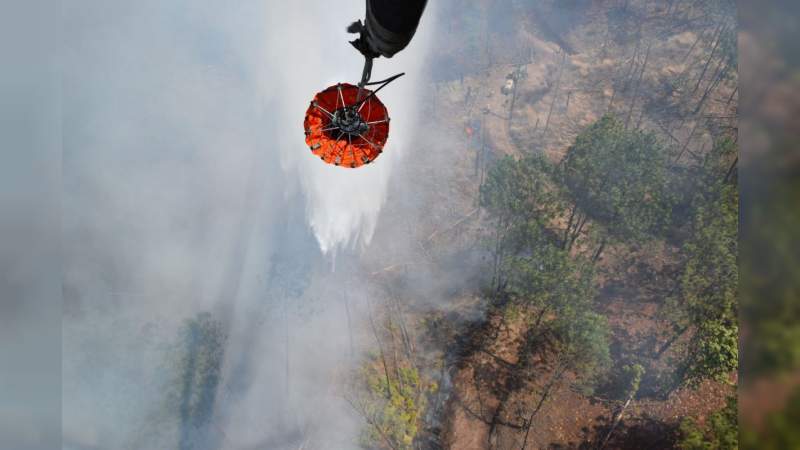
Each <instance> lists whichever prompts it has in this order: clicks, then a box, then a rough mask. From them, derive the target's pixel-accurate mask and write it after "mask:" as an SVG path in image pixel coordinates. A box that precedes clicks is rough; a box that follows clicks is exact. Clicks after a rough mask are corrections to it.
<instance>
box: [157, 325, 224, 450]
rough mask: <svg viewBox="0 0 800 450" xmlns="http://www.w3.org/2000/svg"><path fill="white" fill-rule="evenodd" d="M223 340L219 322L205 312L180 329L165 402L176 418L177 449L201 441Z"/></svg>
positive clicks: (210, 409) (211, 408) (218, 373)
mask: <svg viewBox="0 0 800 450" xmlns="http://www.w3.org/2000/svg"><path fill="white" fill-rule="evenodd" d="M226 342H227V334H226V333H225V331H224V329H223V327H222V323H221V322H219V321H218V320H216V319H214V318H213V316H212V315H211V314H210V313H207V312H203V313H200V314H198V315H197V316H195V317H194V318H191V319H187V320H186V321H185V322H184V324H183V326H182V327H181V329H180V332H179V338H178V343H177V345H176V346H175V348H174V357H173V358H174V359H173V361H174V362H175V365H174V366H173V367H172V368H171V369H172V371H173V373H172V378H173V383H172V385H171V386H170V388H169V390H168V393H167V404H168V409H169V410H170V411H171V412H172V413H173V414H176V415H177V417H178V420H179V424H180V425H179V430H180V435H179V445H178V447H179V448H181V449H185V448H193V447H194V445H195V443H196V442H201V441H202V440H203V434H204V432H205V429H206V428H205V427H206V426H207V425H208V424H209V422H210V420H211V418H212V415H213V412H214V400H215V398H216V394H217V386H218V385H219V382H220V376H221V371H222V362H223V358H224V351H225V343H226Z"/></svg>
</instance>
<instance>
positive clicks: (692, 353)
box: [659, 182, 739, 384]
mask: <svg viewBox="0 0 800 450" xmlns="http://www.w3.org/2000/svg"><path fill="white" fill-rule="evenodd" d="M696 204H697V206H696V207H695V215H694V219H693V223H692V229H691V236H690V237H689V239H688V241H687V242H686V243H685V244H684V246H683V254H684V258H685V261H686V262H685V264H684V266H683V270H682V272H681V275H680V277H679V279H678V286H677V292H676V294H675V295H674V296H673V297H672V298H670V299H669V300H668V304H667V305H668V313H669V314H668V315H669V317H670V318H671V320H672V322H673V328H674V335H673V337H672V338H671V339H670V340H669V341H668V342H667V343H666V344H665V345H664V346H663V347H662V349H661V350H660V351H659V354H661V353H663V352H664V351H665V350H666V348H668V347H669V346H670V345H671V344H672V343H673V342H675V341H677V339H678V338H679V337H680V336H682V335H683V334H685V333H687V332H688V333H690V337H689V340H688V342H687V343H686V347H687V348H686V351H685V352H681V353H682V354H683V356H682V357H681V359H680V361H679V363H678V366H677V369H678V371H677V372H678V377H677V382H679V383H682V382H687V383H689V384H696V383H698V382H699V381H701V380H703V379H709V378H710V379H716V380H720V381H725V380H726V379H727V377H728V376H729V375H730V373H731V372H733V371H734V370H736V369H737V368H738V365H739V353H738V338H739V329H738V281H739V268H738V261H737V257H738V217H739V215H738V209H739V208H738V191H737V190H736V187H735V186H732V185H730V184H726V183H722V182H716V183H714V184H713V185H712V187H710V188H709V189H708V190H707V191H706V192H704V193H701V194H700V195H698V197H697V199H696Z"/></svg>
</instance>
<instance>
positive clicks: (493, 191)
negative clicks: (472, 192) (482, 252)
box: [481, 156, 560, 291]
mask: <svg viewBox="0 0 800 450" xmlns="http://www.w3.org/2000/svg"><path fill="white" fill-rule="evenodd" d="M551 173H552V168H551V167H550V165H549V163H548V162H547V161H545V160H544V159H543V158H542V157H539V156H531V157H526V158H523V159H519V160H518V159H514V158H512V157H509V156H507V157H505V158H503V159H501V160H499V161H498V162H497V163H496V164H495V165H494V166H493V167H492V168H491V169H490V170H489V173H488V174H487V178H486V181H485V183H484V184H483V185H482V186H481V206H482V207H483V208H485V209H486V211H487V212H488V213H489V214H490V215H491V216H492V217H493V218H494V219H495V227H494V237H493V239H492V242H491V246H492V253H493V256H494V262H493V272H492V273H493V280H492V288H493V290H495V291H499V290H500V289H501V287H502V286H503V285H504V284H505V283H506V282H507V274H508V272H507V269H508V267H509V264H508V263H507V259H508V258H510V257H514V256H516V255H520V254H522V253H525V252H526V251H529V250H530V249H532V248H537V247H539V246H541V245H544V244H546V243H547V241H548V240H549V239H552V238H551V237H550V236H549V232H548V231H547V225H548V224H549V223H550V222H551V221H552V220H553V218H554V217H555V215H556V213H557V211H558V210H559V207H560V205H559V203H558V196H557V195H556V193H555V189H554V188H553V186H552V181H551V176H550V175H551Z"/></svg>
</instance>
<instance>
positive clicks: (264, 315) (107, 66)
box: [62, 0, 430, 449]
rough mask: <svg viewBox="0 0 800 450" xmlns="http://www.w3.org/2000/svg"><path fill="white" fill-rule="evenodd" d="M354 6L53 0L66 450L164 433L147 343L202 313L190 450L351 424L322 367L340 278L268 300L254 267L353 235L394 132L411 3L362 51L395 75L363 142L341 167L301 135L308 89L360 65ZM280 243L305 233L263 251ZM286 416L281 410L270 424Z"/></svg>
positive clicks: (414, 61)
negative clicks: (375, 148) (203, 443)
mask: <svg viewBox="0 0 800 450" xmlns="http://www.w3.org/2000/svg"><path fill="white" fill-rule="evenodd" d="M363 14H364V3H363V1H361V0H353V1H351V2H348V3H347V4H340V3H338V2H337V3H336V4H335V7H334V5H333V4H332V3H330V2H325V1H322V0H314V1H311V2H303V3H302V4H300V3H299V2H271V3H264V2H260V1H245V2H236V3H234V4H222V3H219V2H210V1H188V0H186V1H178V2H169V3H164V2H161V1H158V0H144V1H140V2H133V3H131V2H118V3H114V2H109V1H107V0H84V1H82V2H79V3H70V4H69V5H65V11H64V18H65V23H64V36H65V38H64V42H63V48H64V53H63V54H64V62H65V63H64V81H63V84H64V170H63V171H64V199H63V220H62V223H63V225H62V229H63V242H64V260H65V267H64V297H65V310H66V314H65V316H64V321H63V323H64V326H63V327H64V331H63V335H64V349H63V379H64V381H63V417H64V420H63V429H64V437H65V442H66V444H65V448H154V447H152V445H153V443H152V441H147V439H150V438H151V436H149V435H148V434H147V433H148V430H150V429H152V428H153V427H155V428H159V429H164V430H171V431H169V432H167V431H164V433H165V435H164V436H159V437H158V439H159V441H158V442H161V443H162V444H164V445H165V446H157V447H155V448H174V447H175V445H174V444H175V438H176V434H175V430H174V427H173V428H172V429H171V428H170V427H172V425H170V423H167V422H164V423H161V422H159V420H160V418H159V417H160V416H157V415H155V414H156V412H158V411H159V408H161V406H162V405H163V391H162V388H163V386H164V385H165V384H166V383H167V382H168V380H167V379H166V377H165V370H164V367H163V366H164V365H169V364H170V361H169V360H168V359H165V353H164V351H163V348H164V347H165V346H168V345H169V344H170V343H171V342H174V341H175V338H176V336H177V327H178V326H179V325H180V323H181V322H182V321H183V320H184V319H186V318H191V317H194V315H196V314H197V313H199V312H202V311H212V312H213V313H214V315H215V317H218V318H220V319H221V320H223V321H224V322H225V326H226V328H227V329H228V331H229V335H230V338H229V340H228V344H227V346H226V349H225V362H224V367H223V373H222V381H221V382H220V385H219V391H218V393H217V398H216V399H215V405H216V406H215V417H214V421H213V426H212V427H211V430H210V431H208V432H209V433H211V434H210V436H212V438H213V439H214V440H215V441H214V442H212V443H209V444H208V445H209V446H213V445H218V446H219V447H223V448H229V449H240V448H252V447H251V446H255V447H256V448H264V447H265V446H266V447H267V448H288V447H289V446H290V445H293V444H294V443H296V440H297V433H298V431H297V430H304V429H308V428H310V429H311V431H313V432H314V433H315V434H317V435H319V436H325V437H331V438H334V437H335V439H336V442H339V444H335V445H333V444H331V445H328V446H323V448H352V446H353V445H352V443H353V442H354V439H355V436H356V434H357V432H358V425H359V422H358V420H357V419H356V418H354V417H353V413H352V412H351V411H350V409H349V407H348V406H347V405H346V404H344V403H343V401H342V400H341V398H338V400H337V397H336V396H335V395H333V394H332V393H331V392H329V391H330V390H329V389H327V387H326V385H325V384H323V383H322V381H326V382H327V381H329V380H330V379H331V372H332V371H333V370H335V368H337V367H339V366H341V365H343V364H344V365H346V364H348V363H349V359H348V358H349V357H350V354H349V350H348V330H347V323H346V321H345V320H343V319H344V313H343V309H342V306H341V301H340V300H339V299H338V297H336V296H335V295H332V293H335V294H336V295H338V294H339V293H340V292H341V291H342V290H344V289H345V288H346V289H352V290H356V289H357V286H354V285H352V284H349V283H346V284H347V286H342V281H341V280H336V279H334V278H332V279H330V280H329V281H328V282H327V283H326V284H323V285H319V284H318V283H319V282H316V283H317V284H315V286H316V288H315V289H316V294H314V295H313V296H311V295H310V294H308V295H305V296H304V298H302V299H300V298H293V299H291V302H292V304H290V305H289V306H288V307H287V308H286V311H287V312H284V313H281V307H280V305H281V304H282V303H281V302H282V301H283V302H285V301H286V299H285V298H281V297H280V296H275V295H273V294H274V292H273V294H267V291H268V289H269V288H271V286H268V285H267V282H266V281H265V279H266V278H268V277H267V274H269V272H270V269H271V262H270V261H271V258H273V257H274V256H276V255H278V256H283V257H293V258H296V259H299V260H301V261H302V260H309V261H314V260H315V258H319V252H318V250H317V249H316V245H317V243H318V245H319V248H320V249H321V250H322V252H334V251H336V250H337V249H344V248H352V247H355V248H358V247H360V246H364V245H367V244H368V243H369V241H370V238H371V237H372V235H373V233H374V231H375V229H376V227H377V226H378V216H379V212H380V210H381V207H382V205H383V204H384V202H385V200H386V192H387V187H388V184H389V182H390V175H391V172H392V168H393V167H395V165H396V163H397V161H398V160H399V158H401V157H402V153H403V144H404V143H405V142H409V141H410V138H408V137H407V136H408V135H409V133H412V132H413V127H414V120H415V118H416V112H417V110H418V101H417V100H418V99H419V96H418V95H417V92H415V90H416V89H415V88H416V87H417V86H419V85H420V79H421V77H422V74H421V70H420V69H421V66H422V60H423V58H422V57H423V49H424V47H425V42H426V41H427V38H426V35H427V34H428V33H427V32H425V31H424V25H425V21H426V20H430V18H427V19H426V18H423V24H422V28H421V30H420V31H421V32H420V33H419V35H418V36H417V37H416V39H415V41H414V42H412V44H411V45H410V46H409V48H408V49H406V51H405V52H403V53H401V54H399V55H397V56H396V57H395V58H393V59H391V60H385V59H379V60H376V64H375V68H374V71H373V74H374V79H381V78H385V77H388V76H390V75H393V74H394V73H397V72H400V71H405V72H407V73H408V74H407V75H406V76H405V77H402V78H400V79H399V80H397V81H395V82H394V83H393V84H392V85H390V86H389V87H388V88H386V89H385V90H384V91H381V99H382V100H383V101H384V103H385V104H386V105H387V107H388V108H389V113H390V115H391V117H392V127H391V128H392V129H391V131H390V136H389V142H388V145H387V148H386V150H385V151H384V153H383V154H382V155H381V157H380V158H378V159H377V161H376V162H375V163H374V164H371V165H369V166H366V167H362V168H359V169H357V170H347V169H343V168H338V167H332V166H328V165H326V164H323V163H322V162H320V161H319V160H318V159H317V158H314V157H312V156H311V155H310V152H309V151H308V149H307V148H306V147H305V143H304V136H303V127H302V122H303V115H304V113H305V109H306V107H307V106H308V103H309V101H310V99H311V98H312V96H313V95H314V94H315V93H316V92H318V91H319V90H321V89H323V88H325V87H326V86H328V85H330V84H333V83H336V82H339V81H349V82H355V81H357V79H358V77H359V76H360V73H361V67H362V63H363V59H362V57H361V56H360V55H359V54H358V52H357V51H356V50H355V49H353V48H351V46H350V45H349V44H348V43H347V40H348V39H352V36H349V35H347V34H346V32H345V27H346V26H347V25H348V24H349V23H350V22H351V21H352V20H355V19H358V18H362V16H363ZM287 217H298V218H299V219H297V220H295V219H292V220H286V218H287ZM303 221H305V222H307V224H308V227H309V228H310V229H311V231H312V232H313V236H306V233H308V232H309V231H308V230H307V229H305V228H304V227H303V226H302V225H303ZM298 224H300V225H301V226H297V225H298ZM287 228H288V229H287ZM306 237H308V239H306ZM315 238H316V240H317V243H315V242H314V239H315ZM291 239H294V240H295V241H296V240H297V239H299V240H300V242H310V243H311V244H312V247H311V249H309V248H302V249H301V248H299V246H294V244H292V245H289V246H286V245H284V246H283V247H282V248H279V247H281V244H282V242H284V241H291ZM304 239H306V240H305V241H304ZM291 242H294V241H291ZM313 270H316V271H317V272H315V273H314V274H312V275H313V277H314V278H318V277H319V276H322V275H320V273H319V272H321V270H320V269H319V268H318V267H317V268H314V269H313ZM336 283H338V284H336ZM312 297H315V298H317V299H318V301H319V303H320V304H319V305H317V306H313V305H312V306H308V305H307V303H312V300H314V299H313V298H312ZM331 297H333V298H331ZM355 307H356V306H355V305H354V308H355ZM303 308H305V309H303ZM301 309H302V311H301ZM357 316H358V314H357V313H356V312H354V314H353V317H354V319H353V320H354V322H355V321H357V320H358V317H357ZM284 327H286V328H289V329H290V333H291V335H290V336H289V339H284V331H283V330H284ZM286 341H288V344H285V342H286ZM286 349H288V353H289V355H288V360H289V362H290V364H284V358H287V356H286V353H287V352H286ZM287 365H288V366H290V367H291V370H292V372H291V396H290V397H289V400H286V396H285V394H286V393H285V392H284V390H283V389H284V388H283V384H282V382H281V381H280V380H282V379H283V378H282V377H283V372H284V367H285V366H287ZM320 403H324V404H325V405H326V407H325V408H320V407H319V404H320ZM161 410H163V408H161ZM287 411H288V413H291V415H294V417H295V419H294V420H289V421H288V422H281V423H279V420H278V419H285V418H286V416H287V414H288V413H287ZM162 413H163V411H162ZM309 433H310V432H309ZM198 434H200V431H199V430H198ZM148 443H149V447H148ZM296 447H297V445H294V447H292V448H296Z"/></svg>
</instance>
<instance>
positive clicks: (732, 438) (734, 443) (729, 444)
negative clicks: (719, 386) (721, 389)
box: [678, 395, 795, 450]
mask: <svg viewBox="0 0 800 450" xmlns="http://www.w3.org/2000/svg"><path fill="white" fill-rule="evenodd" d="M736 405H737V401H736V396H735V395H734V396H731V397H728V401H727V403H726V405H725V407H724V408H723V409H722V410H720V411H717V412H715V413H714V414H712V415H711V416H710V417H709V418H708V421H707V424H706V426H701V425H700V424H699V423H698V422H697V421H696V420H695V419H693V418H689V417H687V418H685V419H683V420H682V421H681V424H680V427H679V432H680V438H679V440H678V447H679V448H681V449H683V450H736V449H738V448H739V420H738V417H737V414H738V410H737V407H736ZM759 448H765V447H759ZM780 448H795V447H780Z"/></svg>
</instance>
